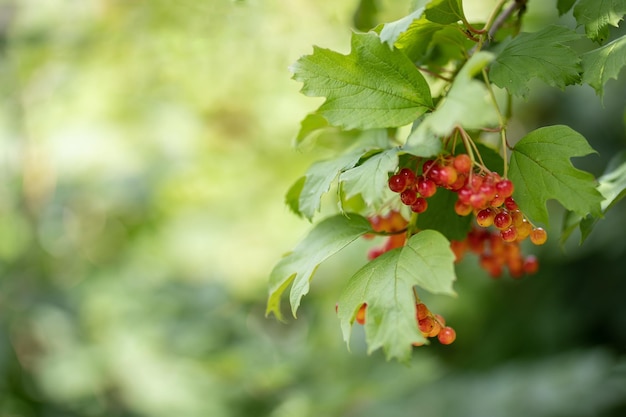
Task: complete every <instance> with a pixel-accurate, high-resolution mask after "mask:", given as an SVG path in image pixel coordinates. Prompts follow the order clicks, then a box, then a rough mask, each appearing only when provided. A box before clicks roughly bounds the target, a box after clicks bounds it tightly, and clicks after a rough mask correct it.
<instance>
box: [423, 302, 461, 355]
mask: <svg viewBox="0 0 626 417" xmlns="http://www.w3.org/2000/svg"><path fill="white" fill-rule="evenodd" d="M415 310H416V313H415V317H416V319H417V324H418V326H419V329H420V332H422V335H423V336H424V337H437V339H439V342H440V343H441V344H443V345H449V344H451V343H452V342H454V340H455V339H456V332H455V331H454V329H453V328H452V327H449V326H446V320H445V319H444V318H443V317H442V316H441V315H440V314H433V313H431V311H430V310H429V309H428V307H426V304H424V303H417V304H416V305H415ZM413 345H414V346H421V343H414V344H413Z"/></svg>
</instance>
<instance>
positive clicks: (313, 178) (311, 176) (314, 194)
mask: <svg viewBox="0 0 626 417" xmlns="http://www.w3.org/2000/svg"><path fill="white" fill-rule="evenodd" d="M363 153H364V151H363V150H358V151H354V152H350V153H348V154H345V155H341V156H339V157H337V158H334V159H329V160H325V161H318V162H315V163H314V164H313V165H311V166H310V167H309V169H308V170H307V172H306V174H305V175H304V177H305V180H304V184H302V186H301V188H300V193H299V194H298V195H297V198H298V200H297V201H298V203H297V204H295V203H293V200H294V198H295V197H296V194H297V190H298V187H296V184H297V183H296V184H294V186H292V187H291V188H290V189H289V191H288V192H287V195H288V197H287V201H288V204H289V206H290V207H291V208H292V209H293V208H295V207H297V209H298V211H297V212H296V214H300V215H302V216H304V217H306V218H307V219H309V220H311V219H312V218H313V215H314V214H315V212H316V211H317V210H318V209H319V207H320V204H321V198H322V195H323V194H325V193H327V192H328V190H330V186H331V184H332V183H333V181H335V178H337V176H338V175H339V173H340V172H342V171H344V170H346V169H350V168H352V167H353V166H355V165H356V164H357V162H359V159H360V158H361V156H362V155H363ZM298 181H301V180H298Z"/></svg>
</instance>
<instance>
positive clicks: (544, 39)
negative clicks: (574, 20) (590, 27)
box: [489, 26, 581, 97]
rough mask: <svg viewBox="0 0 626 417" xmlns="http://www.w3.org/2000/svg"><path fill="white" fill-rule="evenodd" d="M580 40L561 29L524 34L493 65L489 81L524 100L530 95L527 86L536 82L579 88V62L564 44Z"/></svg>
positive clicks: (555, 28) (574, 33) (575, 34)
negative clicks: (533, 81) (537, 80)
mask: <svg viewBox="0 0 626 417" xmlns="http://www.w3.org/2000/svg"><path fill="white" fill-rule="evenodd" d="M580 37H581V36H580V35H579V34H577V33H576V32H574V31H572V30H570V29H567V28H564V27H561V26H548V27H546V28H544V29H542V30H540V31H538V32H533V33H521V34H519V35H518V36H516V37H515V38H513V39H511V40H510V41H509V42H507V43H506V44H505V45H504V47H503V49H502V51H501V52H500V53H499V54H498V56H497V58H496V59H495V61H494V62H493V64H492V65H491V69H490V71H489V78H490V79H491V81H492V82H493V83H494V84H495V85H497V86H498V87H500V88H506V89H507V90H509V92H510V93H511V94H513V95H517V96H522V97H526V96H527V95H528V92H529V88H528V82H529V81H530V80H531V79H533V78H539V79H541V80H543V81H544V82H545V83H547V84H548V85H551V86H553V87H558V88H561V89H563V88H565V86H567V85H570V84H576V83H578V82H579V81H580V58H579V57H578V54H577V53H576V52H575V51H574V50H573V49H571V48H570V47H568V46H566V45H565V42H569V41H573V40H577V39H580Z"/></svg>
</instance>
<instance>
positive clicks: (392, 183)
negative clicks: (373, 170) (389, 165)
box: [388, 174, 407, 193]
mask: <svg viewBox="0 0 626 417" xmlns="http://www.w3.org/2000/svg"><path fill="white" fill-rule="evenodd" d="M388 183H389V189H390V190H391V191H393V192H394V193H401V192H402V191H404V190H405V189H406V186H407V184H406V178H404V177H403V176H401V175H398V174H395V175H392V176H391V177H389V182H388Z"/></svg>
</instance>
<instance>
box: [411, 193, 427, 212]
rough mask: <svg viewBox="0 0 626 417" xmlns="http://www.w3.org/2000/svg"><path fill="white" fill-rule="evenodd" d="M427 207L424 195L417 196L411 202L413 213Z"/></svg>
mask: <svg viewBox="0 0 626 417" xmlns="http://www.w3.org/2000/svg"><path fill="white" fill-rule="evenodd" d="M426 209H428V201H426V199H425V198H424V197H418V198H417V199H416V200H415V202H414V203H413V204H411V211H413V212H414V213H418V214H419V213H423V212H425V211H426Z"/></svg>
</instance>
